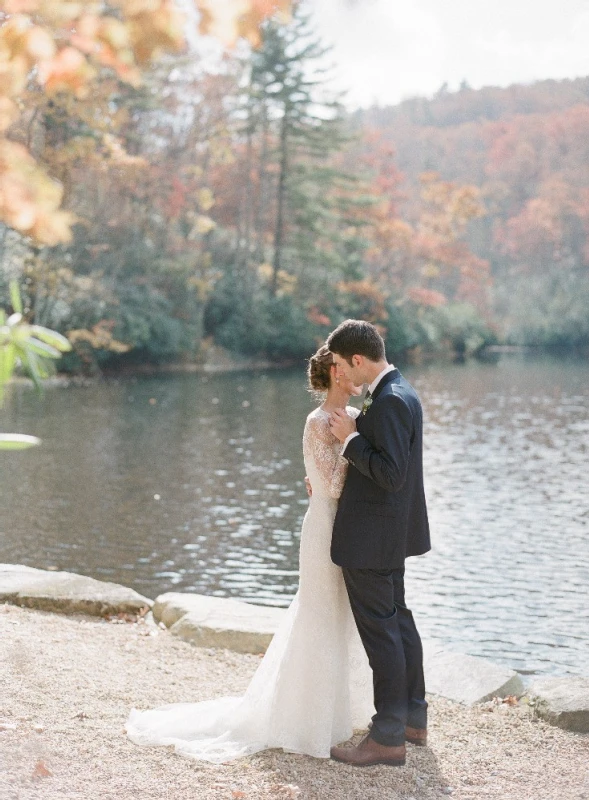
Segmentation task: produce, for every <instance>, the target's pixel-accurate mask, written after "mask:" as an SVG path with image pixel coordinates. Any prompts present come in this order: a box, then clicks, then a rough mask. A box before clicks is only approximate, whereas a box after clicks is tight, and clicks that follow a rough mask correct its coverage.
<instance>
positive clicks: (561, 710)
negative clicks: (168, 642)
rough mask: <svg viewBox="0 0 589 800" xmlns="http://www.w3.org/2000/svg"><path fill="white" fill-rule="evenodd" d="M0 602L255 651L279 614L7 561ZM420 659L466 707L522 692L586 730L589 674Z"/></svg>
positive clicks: (432, 649) (435, 656)
mask: <svg viewBox="0 0 589 800" xmlns="http://www.w3.org/2000/svg"><path fill="white" fill-rule="evenodd" d="M0 603H10V604H13V605H17V606H21V607H24V608H29V609H36V610H39V611H49V612H54V613H62V614H85V615H91V616H96V617H107V618H108V617H110V618H112V617H116V618H120V619H123V620H129V621H137V620H138V619H141V618H144V617H147V618H148V620H150V621H151V620H152V621H153V624H155V625H156V626H157V625H159V626H161V628H163V629H166V630H169V632H170V634H171V635H172V636H176V637H178V638H179V639H182V640H183V641H186V642H189V643H191V644H193V645H196V646H197V647H203V648H215V649H222V650H230V651H232V652H236V653H242V654H258V655H259V654H261V653H264V652H265V651H266V649H267V647H268V645H269V644H270V641H271V639H272V636H273V634H274V632H275V630H276V628H277V627H278V625H279V624H280V621H281V619H282V615H283V614H284V609H280V608H274V607H268V606H257V605H252V604H249V603H244V602H242V601H239V600H234V599H229V598H219V597H207V596H204V595H199V594H189V593H182V592H168V593H166V594H163V595H160V596H159V597H157V598H156V599H155V601H152V600H150V599H149V598H146V597H143V596H142V595H140V594H138V593H137V592H135V591H134V590H133V589H129V588H127V587H124V586H120V585H119V584H115V583H107V582H104V581H98V580H95V579H94V578H88V577H85V576H83V575H76V574H74V573H69V572H55V571H49V570H41V569H35V568H33V567H26V566H22V565H15V564H0ZM148 615H149V616H148ZM424 666H425V673H426V685H427V687H428V691H429V693H430V694H433V695H437V696H439V697H443V698H445V699H447V700H451V701H453V702H457V703H462V704H463V705H467V706H471V705H475V704H477V703H484V702H486V701H489V700H493V699H494V698H498V699H505V698H516V699H521V698H523V699H524V701H525V702H526V703H527V704H528V705H529V706H530V707H531V708H533V710H534V712H535V713H536V714H537V715H538V716H539V717H541V718H543V719H545V720H546V721H548V722H549V723H551V724H553V725H557V726H558V727H561V728H564V729H567V730H571V731H576V732H579V733H589V678H584V677H577V678H575V677H563V678H543V679H538V680H535V681H533V682H532V683H531V685H530V686H528V687H525V686H524V683H523V681H522V678H521V676H520V675H519V674H518V673H517V672H516V671H515V670H510V669H507V668H505V667H503V666H499V665H496V664H493V663H492V662H490V661H487V660H486V659H482V658H478V657H475V656H470V655H463V654H459V653H453V652H448V651H446V650H445V649H444V648H443V647H442V646H441V645H440V644H439V643H435V642H428V641H425V642H424Z"/></svg>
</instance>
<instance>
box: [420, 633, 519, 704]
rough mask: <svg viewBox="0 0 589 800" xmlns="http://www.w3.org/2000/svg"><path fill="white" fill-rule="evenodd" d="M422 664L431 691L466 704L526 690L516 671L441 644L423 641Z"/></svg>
mask: <svg viewBox="0 0 589 800" xmlns="http://www.w3.org/2000/svg"><path fill="white" fill-rule="evenodd" d="M423 661H424V663H423V666H424V671H425V685H426V689H427V691H428V693H430V694H438V695H440V696H442V697H446V698H448V700H454V701H455V702H457V703H463V704H464V705H473V704H475V703H484V702H485V701H486V700H491V699H492V698H493V697H508V696H509V695H518V696H519V695H521V694H523V693H524V686H523V682H522V679H521V678H520V676H519V675H518V673H517V672H515V671H514V670H511V669H507V668H506V667H500V666H498V665H497V664H494V663H493V662H491V661H487V660H486V659H484V658H477V657H476V656H467V655H462V654H460V653H449V652H447V651H444V650H443V649H442V648H441V646H440V645H439V644H435V643H432V642H424V644H423Z"/></svg>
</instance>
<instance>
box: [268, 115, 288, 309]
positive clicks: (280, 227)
mask: <svg viewBox="0 0 589 800" xmlns="http://www.w3.org/2000/svg"><path fill="white" fill-rule="evenodd" d="M288 122H289V120H288V109H287V108H285V110H284V116H283V117H282V126H281V128H280V172H279V174H278V197H277V209H276V228H275V231H274V259H273V262H272V281H271V284H270V296H271V297H276V290H277V289H278V273H279V271H280V267H281V263H282V248H283V245H284V206H285V195H286V176H287V172H288Z"/></svg>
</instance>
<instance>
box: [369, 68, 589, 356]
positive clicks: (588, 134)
mask: <svg viewBox="0 0 589 800" xmlns="http://www.w3.org/2000/svg"><path fill="white" fill-rule="evenodd" d="M354 123H355V124H356V125H357V126H358V128H359V129H360V130H362V131H366V130H370V131H378V133H379V134H380V136H381V137H382V138H384V140H385V141H387V142H388V143H390V144H391V146H392V147H393V148H394V150H395V154H396V162H397V165H398V167H399V169H400V171H401V172H402V173H403V176H404V179H405V180H404V183H403V184H402V186H403V188H404V190H405V192H406V198H405V202H404V205H403V208H404V210H405V212H406V213H407V214H408V216H409V217H410V218H411V217H413V216H414V215H415V214H416V213H418V208H419V203H420V201H419V191H420V176H421V175H422V174H423V173H424V172H425V171H429V170H435V171H436V172H438V173H439V174H440V176H441V177H443V178H444V179H445V180H450V181H457V182H460V183H468V184H473V185H475V186H476V187H478V188H479V190H480V191H481V196H482V200H483V202H484V205H485V209H486V213H485V215H484V216H482V217H480V218H478V219H477V220H476V221H475V222H473V223H471V225H470V228H469V233H468V237H467V239H468V242H469V244H470V246H471V247H472V249H473V251H474V252H475V253H476V254H477V255H478V256H480V257H482V258H484V259H487V260H488V261H489V263H490V265H491V275H492V279H493V290H492V297H493V301H492V313H493V319H494V321H495V324H496V325H497V326H498V330H499V332H500V334H501V335H502V336H504V337H507V338H508V339H509V340H513V341H517V342H525V343H530V344H580V343H586V342H587V340H588V338H589V239H588V235H589V78H579V79H578V80H574V81H543V82H539V83H536V84H534V85H531V86H511V87H508V88H506V89H499V88H485V89H481V90H479V91H474V90H472V89H469V88H467V87H463V88H462V89H461V90H460V91H458V92H455V93H448V92H446V91H444V90H442V91H440V92H438V94H437V95H436V96H435V97H434V98H433V99H431V100H424V99H413V100H407V101H406V102H404V103H401V104H400V105H399V106H396V107H394V108H374V109H371V110H369V111H366V112H362V113H359V114H357V115H356V116H355V119H354Z"/></svg>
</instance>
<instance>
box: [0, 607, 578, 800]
mask: <svg viewBox="0 0 589 800" xmlns="http://www.w3.org/2000/svg"><path fill="white" fill-rule="evenodd" d="M258 661H259V659H258V657H257V656H249V655H238V654H236V653H231V652H228V651H216V650H204V649H197V648H194V647H192V646H191V645H189V644H186V643H185V642H182V641H179V640H176V639H174V637H172V636H171V635H170V634H169V633H168V632H167V631H162V630H158V629H155V628H154V627H153V626H150V625H149V624H148V623H146V622H140V623H137V624H131V623H122V622H118V621H117V622H116V623H113V622H107V621H103V620H97V619H93V618H89V617H64V616H59V615H56V614H48V613H43V612H39V611H30V610H26V609H21V608H16V607H13V606H9V605H0V798H2V800H37V798H43V800H58V798H59V800H63V798H72V800H73V798H80V799H82V798H83V799H84V800H151V799H152V798H153V800H156V798H157V800H209V798H210V800H216V799H217V798H219V800H221V799H223V800H238V799H239V798H247V799H248V800H249V799H250V798H251V799H252V800H253V799H254V798H255V799H256V800H258V799H260V800H261V799H263V798H276V799H278V798H299V799H300V800H351V799H353V800H383V798H384V799H385V800H434V798H436V799H437V798H444V797H453V798H456V800H475V798H476V799H477V800H478V798H493V800H581V799H582V798H585V800H589V736H587V735H575V734H572V733H568V732H565V731H561V730H559V729H557V728H552V727H550V726H548V725H546V724H544V723H543V722H541V721H537V720H536V719H535V718H534V717H533V716H532V714H531V713H530V710H529V709H528V708H527V707H526V706H524V705H522V704H517V705H510V704H508V703H500V702H493V703H488V704H485V705H484V706H479V707H476V708H464V707H462V706H458V705H455V704H453V703H450V702H447V701H444V700H441V699H437V698H434V699H432V702H431V724H430V731H431V733H430V743H431V746H430V747H428V748H416V747H412V746H411V745H409V746H408V756H407V765H406V766H405V767H402V768H395V769H392V768H390V767H382V766H377V767H370V768H366V769H354V768H352V767H348V766H346V765H343V764H337V763H335V762H332V761H328V760H317V759H313V758H308V757H304V756H295V755H286V754H284V753H282V752H281V751H278V750H273V751H266V752H264V753H261V754H258V755H256V756H253V757H250V758H247V759H244V760H241V761H237V762H233V763H232V764H229V765H226V766H225V765H224V766H215V765H211V764H207V763H203V762H194V761H190V760H187V759H184V758H181V757H179V756H176V755H174V754H173V753H172V752H171V751H170V750H169V749H168V748H139V747H136V746H135V745H133V744H132V743H131V742H129V740H128V739H127V738H126V736H125V735H124V732H123V724H124V721H125V719H126V717H127V714H128V712H129V709H130V708H131V706H136V707H137V708H149V707H152V706H154V705H159V704H164V703H170V702H177V701H186V700H191V699H192V700H201V699H205V698H210V697H214V696H216V695H223V694H238V693H240V692H241V691H242V690H243V689H245V687H246V686H247V683H248V680H249V678H250V676H251V674H252V672H253V670H254V669H255V667H256V664H257V663H258ZM309 714H312V709H309Z"/></svg>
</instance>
